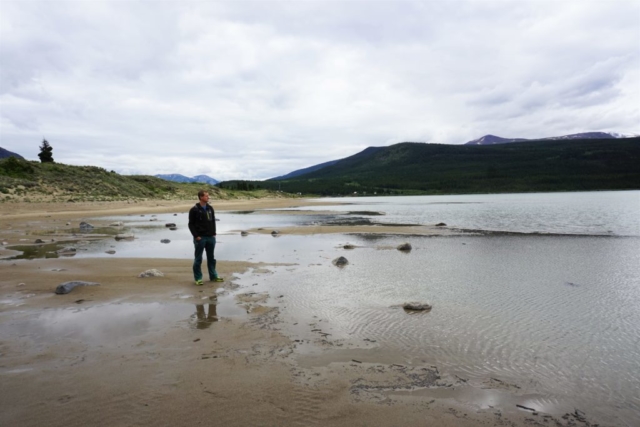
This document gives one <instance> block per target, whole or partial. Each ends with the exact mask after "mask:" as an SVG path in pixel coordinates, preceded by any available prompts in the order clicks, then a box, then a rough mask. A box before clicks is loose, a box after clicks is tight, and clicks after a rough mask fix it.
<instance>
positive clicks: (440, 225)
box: [436, 222, 447, 227]
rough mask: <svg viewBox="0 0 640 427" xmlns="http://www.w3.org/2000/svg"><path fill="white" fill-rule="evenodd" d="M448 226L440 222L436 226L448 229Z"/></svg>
mask: <svg viewBox="0 0 640 427" xmlns="http://www.w3.org/2000/svg"><path fill="white" fill-rule="evenodd" d="M446 226H447V224H445V223H444V222H439V223H437V224H436V227H446Z"/></svg>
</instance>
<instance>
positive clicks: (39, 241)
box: [34, 239, 44, 243]
mask: <svg viewBox="0 0 640 427" xmlns="http://www.w3.org/2000/svg"><path fill="white" fill-rule="evenodd" d="M34 243H44V241H43V240H42V239H36V241H35V242H34Z"/></svg>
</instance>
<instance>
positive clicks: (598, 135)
mask: <svg viewBox="0 0 640 427" xmlns="http://www.w3.org/2000/svg"><path fill="white" fill-rule="evenodd" d="M616 138H625V136H624V135H621V134H619V133H610V132H583V133H574V134H571V135H563V136H551V137H548V138H537V139H527V138H501V137H499V136H495V135H485V136H483V137H481V138H478V139H474V140H473V141H469V142H467V143H465V144H464V145H495V144H509V143H511V142H523V141H549V140H570V139H616Z"/></svg>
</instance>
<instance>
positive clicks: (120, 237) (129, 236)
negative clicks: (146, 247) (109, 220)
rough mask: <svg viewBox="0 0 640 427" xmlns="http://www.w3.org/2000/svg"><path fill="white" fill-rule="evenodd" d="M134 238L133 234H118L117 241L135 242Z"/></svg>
mask: <svg viewBox="0 0 640 427" xmlns="http://www.w3.org/2000/svg"><path fill="white" fill-rule="evenodd" d="M134 238H135V236H134V235H133V234H116V240H133V239H134Z"/></svg>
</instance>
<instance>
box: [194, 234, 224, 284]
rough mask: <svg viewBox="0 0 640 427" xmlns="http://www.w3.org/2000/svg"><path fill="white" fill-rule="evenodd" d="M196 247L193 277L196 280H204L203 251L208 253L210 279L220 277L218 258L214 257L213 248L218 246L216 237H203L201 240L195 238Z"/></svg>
mask: <svg viewBox="0 0 640 427" xmlns="http://www.w3.org/2000/svg"><path fill="white" fill-rule="evenodd" d="M193 246H194V247H195V259H194V260H193V277H194V278H195V279H196V280H202V268H201V265H202V252H206V253H207V270H209V279H211V280H212V279H215V278H216V277H218V272H217V271H216V259H215V258H214V257H213V250H214V249H215V247H216V238H215V237H213V236H211V237H201V238H200V240H196V239H193Z"/></svg>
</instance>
